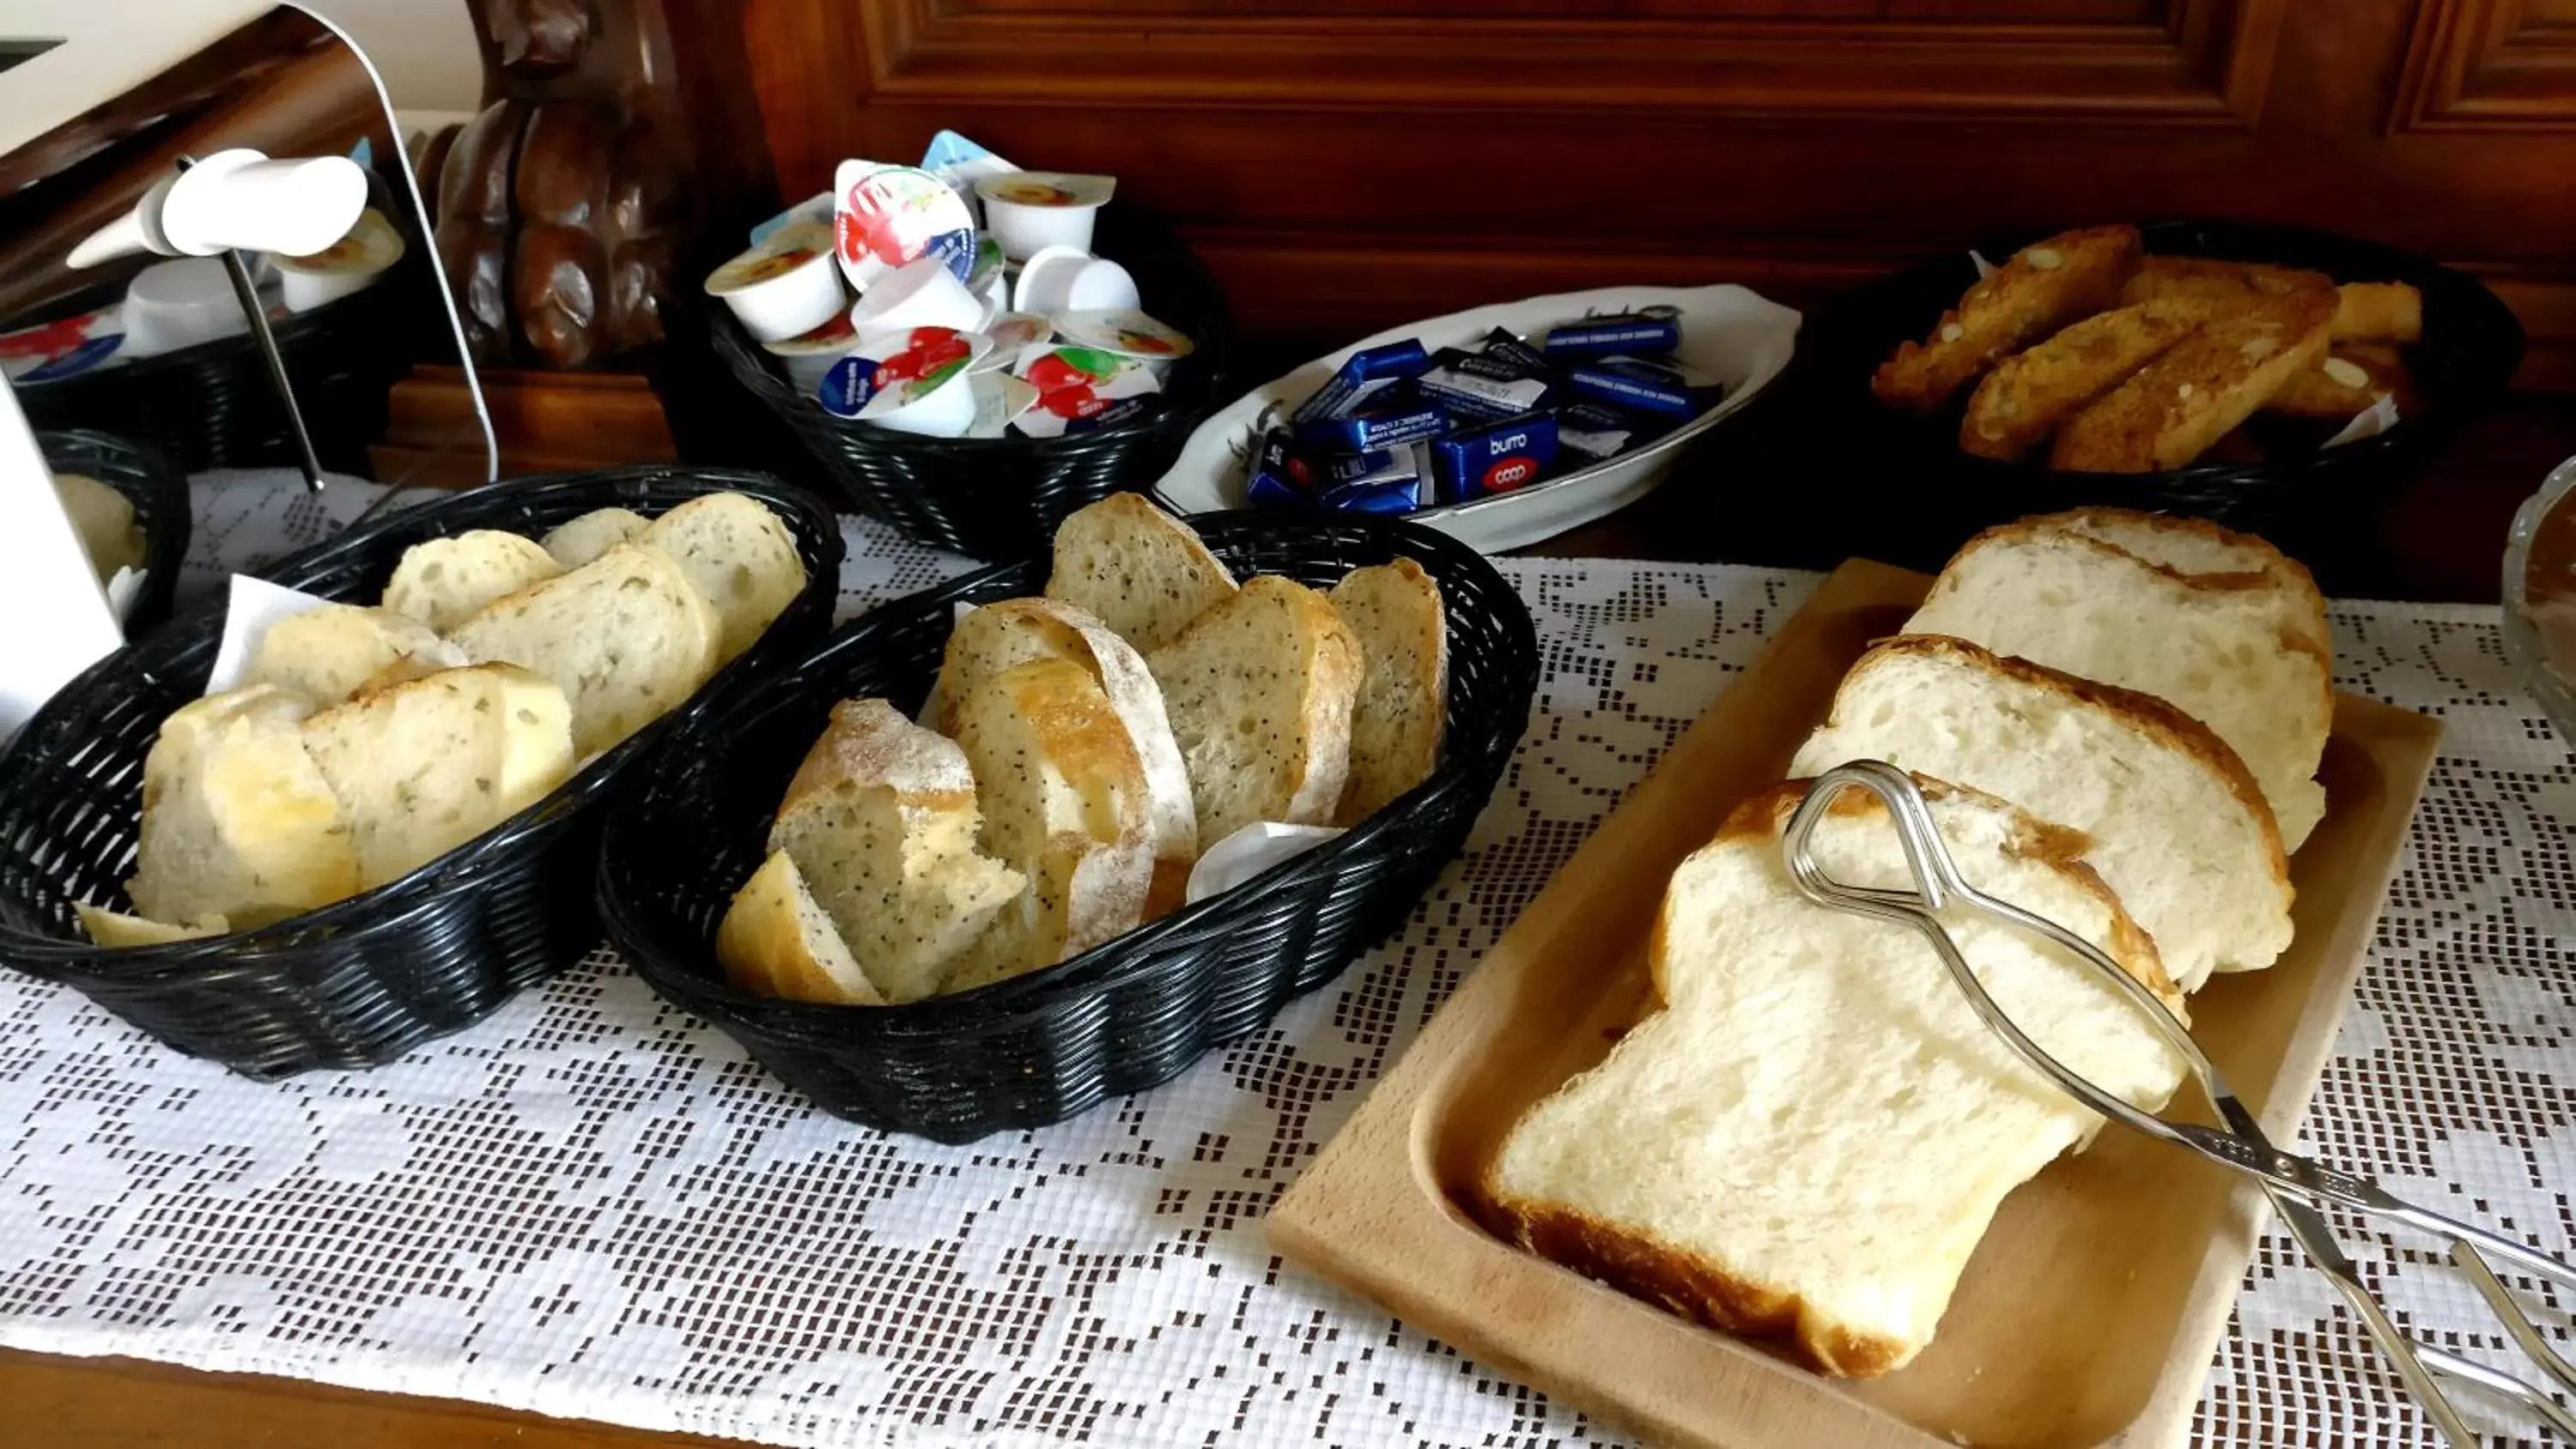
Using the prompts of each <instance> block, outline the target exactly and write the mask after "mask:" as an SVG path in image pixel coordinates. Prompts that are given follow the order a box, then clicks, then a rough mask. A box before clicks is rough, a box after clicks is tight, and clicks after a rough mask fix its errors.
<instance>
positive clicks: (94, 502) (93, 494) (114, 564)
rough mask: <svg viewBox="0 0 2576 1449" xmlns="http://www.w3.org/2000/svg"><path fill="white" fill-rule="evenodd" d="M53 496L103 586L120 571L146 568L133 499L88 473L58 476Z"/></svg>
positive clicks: (141, 534) (58, 474)
mask: <svg viewBox="0 0 2576 1449" xmlns="http://www.w3.org/2000/svg"><path fill="white" fill-rule="evenodd" d="M54 493H55V496H57V497H59V498H61V499H62V501H63V512H64V513H66V514H68V515H70V517H71V521H72V532H73V533H75V534H78V535H79V536H80V544H81V551H82V552H83V553H86V554H88V555H89V566H90V570H91V571H92V572H93V573H96V574H97V575H98V580H99V582H100V583H105V582H107V581H108V580H109V579H112V578H114V577H116V571H117V570H118V569H139V568H141V567H143V559H144V554H145V551H146V549H145V540H144V537H143V530H142V529H140V528H138V527H136V526H135V523H134V501H133V500H132V499H130V498H127V497H126V496H125V495H124V494H122V493H120V492H118V491H117V490H116V489H115V488H113V487H111V486H110V485H108V484H105V483H102V482H100V481H98V480H97V479H96V478H92V477H91V476H89V475H88V474H87V473H57V474H55V475H54Z"/></svg>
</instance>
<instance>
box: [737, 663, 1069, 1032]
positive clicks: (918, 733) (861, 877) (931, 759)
mask: <svg viewBox="0 0 2576 1449" xmlns="http://www.w3.org/2000/svg"><path fill="white" fill-rule="evenodd" d="M981 824H982V816H981V815H980V814H979V812H978V811H977V809H976V806H975V776H974V774H973V772H972V771H970V770H969V769H968V768H967V764H966V753H965V751H964V750H961V749H959V748H958V746H957V743H956V741H954V740H950V739H946V738H943V737H942V736H940V735H938V734H936V733H934V732H932V731H930V730H926V729H923V728H922V727H921V726H919V725H916V724H914V723H913V722H912V721H910V720H908V719H905V718H904V717H903V715H902V714H901V713H899V712H897V711H896V710H895V708H894V707H893V706H892V705H889V704H887V703H886V702H885V701H884V700H881V699H851V700H843V701H842V702H841V703H839V704H836V705H834V706H833V707H832V722H831V724H830V725H829V726H828V727H826V728H825V729H824V731H823V734H822V737H821V738H819V739H817V740H815V742H814V747H813V748H812V749H811V750H808V751H807V752H806V755H805V760H804V763H803V764H801V765H799V766H798V767H797V770H796V777H795V779H794V780H792V781H790V782H789V784H788V786H787V796H786V799H785V801H784V802H783V803H782V804H781V805H780V806H779V808H778V819H777V822H776V823H775V824H773V825H772V826H771V827H770V831H769V849H770V850H771V851H772V852H773V853H774V852H779V851H784V852H786V854H787V855H788V856H789V857H790V858H791V859H793V860H794V861H795V864H796V869H797V872H798V873H799V874H800V875H801V876H802V877H803V878H804V881H805V883H806V884H807V886H808V887H809V888H810V889H811V890H812V892H813V895H814V899H815V900H816V901H817V902H818V903H820V904H821V906H822V908H823V910H824V912H825V913H826V914H827V915H829V916H830V917H831V920H832V924H833V925H834V927H836V928H837V929H838V930H839V932H840V935H841V939H842V941H843V942H844V943H845V944H846V945H847V946H848V948H849V952H850V955H851V957H852V958H853V959H854V960H856V961H857V963H858V965H859V969H860V971H861V972H862V973H863V974H864V975H865V976H866V978H867V979H868V981H869V982H870V983H872V984H873V985H874V987H875V989H876V991H877V993H878V994H879V995H881V996H883V997H884V998H885V999H886V1000H887V1001H888V1002H890V1003H893V1004H896V1005H901V1004H903V1003H905V1002H910V1001H918V1000H920V999H921V998H922V997H925V996H928V995H930V994H931V993H932V992H934V991H937V990H939V988H940V986H941V985H942V984H943V983H944V982H945V981H946V980H947V976H948V971H949V968H950V966H951V964H952V963H953V962H954V961H955V960H956V958H957V956H958V955H959V954H960V953H961V952H963V951H964V950H965V949H966V948H967V946H968V945H969V944H971V943H972V942H973V941H974V940H975V938H976V937H977V936H979V935H980V934H982V932H983V930H984V928H985V925H986V924H987V923H988V922H989V921H991V920H992V918H993V915H994V913H995V912H996V911H999V910H1000V909H1001V908H1002V907H1003V905H1004V904H1006V903H1007V902H1009V901H1011V900H1012V899H1014V898H1015V897H1017V896H1018V895H1019V894H1020V893H1021V888H1022V887H1023V886H1024V885H1025V884H1026V882H1025V881H1024V880H1023V879H1022V877H1021V876H1020V874H1019V873H1018V872H1017V871H1014V870H1011V869H1010V868H1009V867H1007V866H1005V865H1003V864H1002V863H1001V862H999V861H995V860H991V859H987V858H986V857H985V856H983V855H982V854H981V853H979V852H978V851H977V849H976V843H975V838H976V833H977V831H978V829H979V828H980V826H981Z"/></svg>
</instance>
